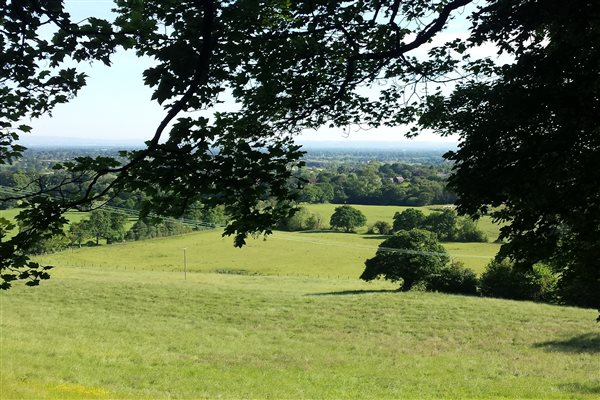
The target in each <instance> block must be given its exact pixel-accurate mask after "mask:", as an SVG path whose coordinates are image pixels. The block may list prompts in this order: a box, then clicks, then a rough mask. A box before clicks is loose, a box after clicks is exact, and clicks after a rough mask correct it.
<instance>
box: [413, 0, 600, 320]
mask: <svg viewBox="0 0 600 400" xmlns="http://www.w3.org/2000/svg"><path fill="white" fill-rule="evenodd" d="M472 22H473V25H472V29H471V36H470V38H469V41H468V45H478V44H481V43H484V42H485V43H489V44H493V45H495V46H496V48H497V49H498V52H499V53H501V54H502V55H506V56H507V57H506V60H507V62H506V63H505V64H503V65H500V66H493V65H491V64H489V65H487V66H486V65H483V64H479V65H478V69H477V70H475V69H471V72H473V73H475V74H476V75H473V76H472V77H470V78H468V79H465V80H464V81H463V82H461V83H460V84H459V85H457V87H456V89H455V90H454V91H453V92H452V93H451V94H450V95H444V94H442V93H440V94H438V95H437V96H431V97H430V98H429V99H428V101H427V106H426V108H425V110H424V111H425V112H424V114H423V116H422V117H421V120H420V123H421V125H422V126H424V127H427V128H433V129H435V130H436V131H438V132H440V133H441V134H443V135H446V134H458V135H459V136H460V139H461V144H460V147H459V149H458V150H457V151H455V152H450V153H448V154H447V158H448V159H449V160H452V161H454V162H455V166H454V168H453V173H452V175H451V176H450V181H449V182H450V187H451V188H452V190H453V191H454V192H455V193H456V194H457V195H458V197H459V199H458V202H457V204H458V211H459V212H460V213H462V214H467V215H470V216H472V217H475V218H476V217H478V216H480V215H484V214H489V215H491V216H492V217H493V218H495V219H497V220H499V221H502V222H504V223H506V225H505V226H504V227H503V228H502V231H501V238H503V239H505V240H506V243H505V244H503V246H502V249H501V251H500V257H509V258H510V259H511V260H513V261H514V262H515V263H516V264H517V267H519V266H520V267H521V268H524V269H530V268H531V265H533V264H535V263H536V262H540V261H542V262H546V263H549V264H550V265H552V266H553V267H554V268H555V270H556V271H557V272H559V274H560V277H561V278H560V281H559V286H560V287H561V288H562V290H563V296H564V297H563V298H564V300H565V301H567V302H569V303H571V304H577V305H581V306H587V307H596V308H599V309H600V296H599V295H598V293H600V190H598V188H599V187H600V168H598V165H599V164H600V133H599V132H600V120H599V119H598V115H599V113H600V63H598V60H600V3H599V2H597V1H575V2H573V1H570V2H565V1H560V0H546V1H533V0H527V1H520V2H514V1H509V0H498V1H490V2H486V3H484V4H483V5H482V6H481V8H480V9H479V10H478V11H477V12H476V13H475V14H474V15H473V16H472ZM473 67H475V65H473Z"/></svg>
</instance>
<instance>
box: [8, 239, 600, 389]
mask: <svg viewBox="0 0 600 400" xmlns="http://www.w3.org/2000/svg"><path fill="white" fill-rule="evenodd" d="M113 248H114V247H113ZM390 288H391V287H390V286H389V285H385V284H383V283H375V284H370V285H367V284H364V283H361V282H359V281H356V280H343V279H326V278H316V277H282V276H279V277H276V276H240V275H223V274H205V273H192V274H189V275H188V279H187V281H183V277H182V275H181V274H178V273H166V272H152V271H135V272H134V271H130V270H128V271H122V270H107V269H100V268H59V269H58V270H57V271H55V275H54V277H53V279H52V280H50V281H48V282H44V283H43V285H42V286H41V287H39V288H34V289H31V288H24V287H23V286H21V285H19V286H17V287H15V288H14V289H12V290H11V291H9V292H3V293H0V302H1V303H0V304H1V311H2V319H1V322H0V329H1V331H0V335H1V337H2V341H1V357H2V363H1V366H0V370H1V371H0V372H1V374H0V388H1V389H0V397H1V398H3V399H15V398H35V399H44V398H61V399H83V398H202V397H208V398H217V397H218V398H507V397H511V398H544V399H553V398H577V399H596V398H598V396H599V395H600V375H599V374H598V367H599V361H598V360H599V356H600V330H599V328H598V325H597V324H596V323H595V322H593V319H594V317H595V313H594V312H593V311H592V310H583V309H574V308H567V307H557V306H549V305H542V304H535V303H528V302H513V301H503V300H494V299H482V298H475V297H461V296H449V295H441V294H435V293H433V294H432V293H410V292H409V293H397V292H391V291H389V289H390ZM386 289H388V290H386Z"/></svg>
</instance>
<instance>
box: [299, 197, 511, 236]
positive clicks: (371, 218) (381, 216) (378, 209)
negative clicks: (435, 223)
mask: <svg viewBox="0 0 600 400" xmlns="http://www.w3.org/2000/svg"><path fill="white" fill-rule="evenodd" d="M350 205H351V206H352V207H354V208H357V209H359V210H360V211H361V212H362V213H363V214H365V216H366V217H367V226H364V227H362V228H359V229H358V232H360V233H364V232H366V231H367V227H368V226H370V225H373V223H375V222H376V221H386V222H388V223H389V224H390V225H391V224H392V223H393V221H394V214H395V213H397V212H402V211H404V210H406V209H408V208H416V209H418V210H421V211H422V212H423V213H424V214H425V215H427V214H429V213H431V212H432V211H437V210H441V209H443V208H444V207H450V206H423V207H405V206H366V205H360V204H350ZM303 206H304V207H306V208H307V209H308V210H310V211H311V212H314V213H317V214H319V215H320V216H321V217H322V218H323V221H324V228H328V227H329V219H330V218H331V215H332V214H333V212H334V211H335V208H336V207H339V206H340V204H304V205H303ZM477 227H478V228H479V229H480V230H481V231H483V232H484V233H485V234H486V236H487V237H488V240H489V241H491V242H493V241H495V240H496V239H498V234H499V233H500V232H499V229H500V226H499V225H498V224H495V223H493V222H492V219H491V218H490V217H487V216H486V217H483V218H481V219H479V220H478V221H477Z"/></svg>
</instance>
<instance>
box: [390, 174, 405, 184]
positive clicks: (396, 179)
mask: <svg viewBox="0 0 600 400" xmlns="http://www.w3.org/2000/svg"><path fill="white" fill-rule="evenodd" d="M392 182H394V183H402V182H404V177H403V176H395V177H393V178H392Z"/></svg>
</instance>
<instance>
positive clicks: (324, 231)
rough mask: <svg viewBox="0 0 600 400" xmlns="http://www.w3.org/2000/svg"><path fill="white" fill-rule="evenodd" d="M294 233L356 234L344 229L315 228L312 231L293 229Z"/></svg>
mask: <svg viewBox="0 0 600 400" xmlns="http://www.w3.org/2000/svg"><path fill="white" fill-rule="evenodd" d="M294 233H303V234H307V235H310V234H311V233H347V234H356V232H355V231H350V232H346V231H335V230H331V229H315V230H312V231H294Z"/></svg>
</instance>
